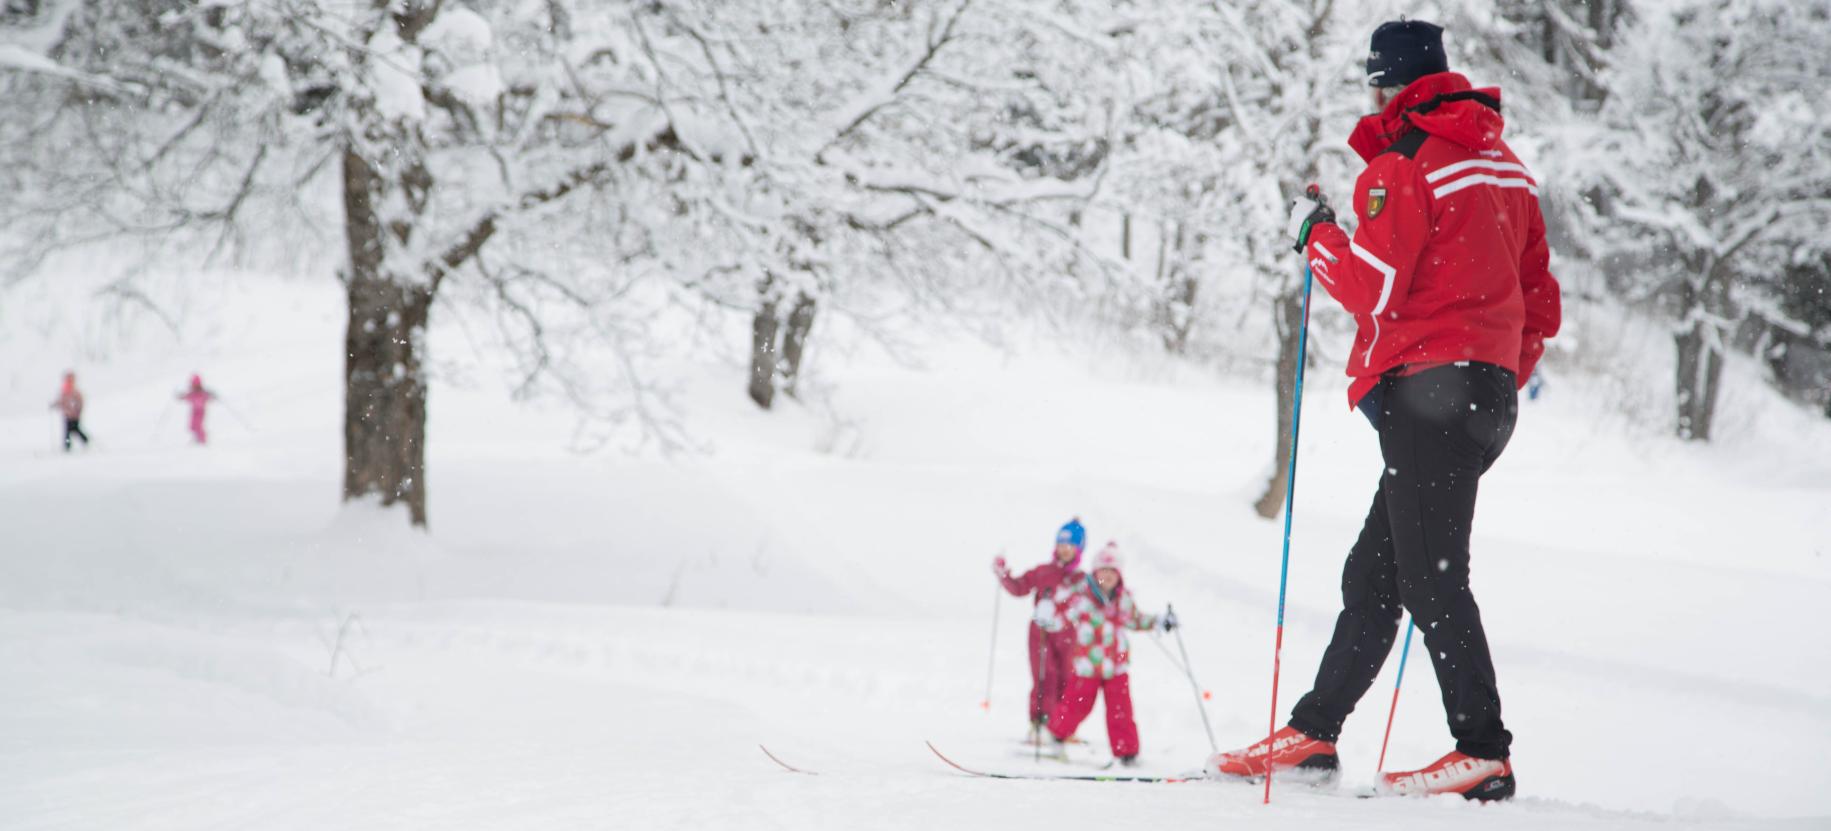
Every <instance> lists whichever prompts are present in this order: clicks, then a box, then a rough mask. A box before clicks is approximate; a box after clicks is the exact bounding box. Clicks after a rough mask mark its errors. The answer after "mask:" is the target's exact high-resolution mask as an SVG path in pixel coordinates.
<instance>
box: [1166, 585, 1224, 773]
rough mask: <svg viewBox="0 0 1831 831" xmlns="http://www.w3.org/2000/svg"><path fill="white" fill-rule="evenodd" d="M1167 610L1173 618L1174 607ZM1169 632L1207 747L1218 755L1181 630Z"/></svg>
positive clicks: (1199, 686) (1219, 747)
mask: <svg viewBox="0 0 1831 831" xmlns="http://www.w3.org/2000/svg"><path fill="white" fill-rule="evenodd" d="M1168 608H1169V610H1170V611H1169V614H1170V617H1175V616H1176V606H1175V605H1171V606H1169V607H1168ZM1171 631H1173V632H1175V633H1176V651H1177V652H1180V653H1182V656H1183V675H1184V676H1186V677H1187V678H1188V679H1189V691H1190V692H1192V693H1195V711H1196V712H1198V713H1201V714H1202V730H1204V731H1206V732H1207V733H1208V747H1209V748H1210V749H1212V750H1213V751H1214V752H1215V754H1216V755H1219V754H1220V752H1221V746H1220V745H1218V744H1215V742H1214V727H1213V726H1212V725H1210V724H1209V723H1208V707H1207V706H1206V705H1204V704H1203V703H1202V685H1201V684H1198V683H1196V681H1195V667H1194V666H1193V665H1191V664H1190V663H1189V648H1188V647H1186V646H1183V628H1182V626H1181V625H1178V626H1177V627H1176V628H1175V629H1173V630H1171Z"/></svg>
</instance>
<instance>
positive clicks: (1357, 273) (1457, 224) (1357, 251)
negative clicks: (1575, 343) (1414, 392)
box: [1304, 72, 1560, 407]
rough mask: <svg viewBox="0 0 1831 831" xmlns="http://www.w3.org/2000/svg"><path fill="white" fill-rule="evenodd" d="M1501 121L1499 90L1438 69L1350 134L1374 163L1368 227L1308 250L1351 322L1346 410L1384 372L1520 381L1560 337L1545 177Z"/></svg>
mask: <svg viewBox="0 0 1831 831" xmlns="http://www.w3.org/2000/svg"><path fill="white" fill-rule="evenodd" d="M1502 126H1503V122H1502V120H1501V117H1500V90H1499V89H1498V88H1495V87H1487V88H1483V89H1479V90H1477V89H1473V88H1472V87H1471V86H1470V85H1469V81H1468V79H1467V78H1464V77H1463V76H1461V75H1459V74H1457V73H1454V72H1440V73H1437V74H1435V75H1426V76H1424V77H1422V78H1419V79H1418V80H1416V81H1413V82H1412V83H1411V84H1410V85H1409V86H1407V87H1405V89H1404V90H1402V91H1400V92H1399V94H1398V96H1397V97H1395V98H1393V100H1392V101H1390V102H1388V103H1387V105H1386V108H1385V109H1384V110H1382V111H1381V112H1379V113H1376V114H1374V115H1370V116H1367V117H1365V118H1363V119H1361V121H1360V123H1359V124H1358V125H1356V126H1355V128H1354V133H1353V135H1351V136H1349V138H1348V145H1349V146H1350V147H1353V148H1354V150H1355V152H1357V153H1359V154H1360V155H1361V158H1363V159H1366V160H1367V169H1366V170H1365V171H1362V172H1361V175H1360V178H1359V179H1357V180H1356V181H1355V183H1354V213H1355V216H1356V217H1357V218H1358V219H1359V220H1360V223H1359V225H1358V227H1356V228H1355V230H1354V238H1353V239H1352V240H1350V239H1349V238H1348V235H1347V234H1346V233H1344V232H1343V231H1342V230H1341V228H1339V227H1337V226H1335V225H1334V224H1322V225H1317V226H1316V227H1315V228H1314V229H1312V231H1311V233H1310V240H1309V246H1308V247H1307V248H1306V249H1305V252H1304V253H1305V256H1306V258H1307V259H1308V261H1309V265H1310V271H1311V273H1312V274H1313V275H1315V277H1316V279H1317V280H1318V281H1320V282H1321V283H1322V285H1323V287H1324V288H1325V289H1327V290H1328V292H1329V294H1330V295H1331V296H1333V297H1334V298H1335V299H1336V301H1337V302H1339V303H1341V305H1342V307H1343V308H1345V309H1347V310H1348V312H1349V313H1350V314H1352V315H1353V316H1354V321H1355V325H1356V328H1357V332H1356V333H1355V336H1354V350H1353V352H1351V353H1349V356H1348V375H1349V376H1351V377H1352V378H1353V379H1354V381H1353V383H1351V384H1350V385H1349V386H1348V405H1349V406H1350V407H1352V406H1354V405H1355V404H1357V403H1359V402H1360V399H1361V396H1363V395H1366V394H1367V391H1368V390H1371V389H1373V387H1374V385H1375V384H1376V383H1377V382H1378V380H1379V377H1380V376H1381V375H1382V374H1385V373H1386V372H1389V371H1391V370H1394V369H1399V370H1401V371H1404V370H1405V369H1407V368H1409V369H1413V370H1415V369H1421V368H1424V367H1428V366H1435V365H1439V364H1446V363H1452V362H1456V361H1481V362H1483V363H1489V364H1494V365H1496V366H1501V367H1505V368H1507V369H1509V370H1512V371H1513V372H1514V373H1515V374H1516V375H1517V376H1518V383H1519V384H1520V385H1521V386H1524V385H1525V383H1526V380H1527V379H1528V378H1530V377H1531V376H1532V368H1533V367H1534V366H1536V365H1537V364H1538V360H1539V356H1541V355H1542V354H1544V351H1545V340H1546V339H1547V338H1550V337H1551V336H1553V335H1556V334H1557V332H1558V321H1559V317H1560V310H1559V294H1558V282H1557V280H1556V279H1554V278H1553V277H1552V276H1551V271H1550V251H1549V249H1548V248H1547V247H1546V245H1545V219H1544V216H1543V215H1542V214H1541V213H1540V212H1539V199H1538V182H1537V181H1535V180H1534V179H1533V178H1532V174H1531V173H1530V172H1528V171H1527V170H1526V167H1525V166H1524V165H1522V164H1520V162H1519V158H1518V157H1516V156H1514V155H1513V151H1512V150H1511V149H1509V148H1508V147H1507V144H1506V142H1504V141H1501V138H1500V133H1501V128H1502Z"/></svg>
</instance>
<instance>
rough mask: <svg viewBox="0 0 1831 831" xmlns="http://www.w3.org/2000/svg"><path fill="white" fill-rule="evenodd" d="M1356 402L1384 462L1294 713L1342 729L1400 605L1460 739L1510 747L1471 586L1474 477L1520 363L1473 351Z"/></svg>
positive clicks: (1490, 747)
mask: <svg viewBox="0 0 1831 831" xmlns="http://www.w3.org/2000/svg"><path fill="white" fill-rule="evenodd" d="M1361 410H1362V412H1363V413H1364V414H1365V415H1366V416H1367V418H1368V420H1369V421H1371V422H1373V426H1374V429H1375V430H1377V431H1378V432H1379V436H1380V455H1381V456H1382V457H1383V458H1384V459H1385V462H1386V470H1385V472H1384V473H1383V474H1382V475H1381V476H1380V486H1379V490H1378V491H1377V492H1376V493H1374V496H1373V508H1372V510H1370V511H1368V513H1367V522H1366V524H1365V525H1364V526H1363V527H1362V528H1361V535H1360V539H1359V540H1357V541H1356V542H1355V543H1354V547H1353V548H1352V549H1350V550H1349V551H1348V562H1347V566H1346V567H1345V568H1344V569H1343V570H1342V578H1341V594H1342V611H1341V616H1340V617H1338V618H1336V621H1335V635H1334V637H1333V639H1332V640H1331V641H1330V642H1329V648H1328V649H1327V650H1326V651H1325V652H1324V653H1323V656H1322V667H1321V668H1320V669H1318V670H1317V672H1316V685H1315V687H1314V688H1312V689H1311V690H1310V692H1309V693H1308V694H1307V695H1305V696H1304V697H1303V698H1302V699H1300V700H1298V702H1297V706H1296V708H1295V709H1293V710H1292V712H1291V721H1290V724H1291V726H1292V727H1295V728H1297V729H1298V730H1300V731H1302V732H1303V733H1305V734H1307V735H1309V736H1311V737H1314V738H1317V739H1321V740H1324V741H1335V740H1337V739H1338V738H1339V737H1340V735H1341V728H1342V723H1343V722H1344V721H1346V720H1347V718H1348V714H1349V713H1352V712H1354V705H1355V704H1356V703H1358V702H1359V701H1360V699H1361V696H1362V695H1365V694H1366V692H1367V689H1368V688H1369V687H1371V686H1372V685H1373V680H1374V678H1376V677H1377V676H1378V675H1379V672H1380V666H1381V665H1382V664H1384V663H1385V662H1386V656H1387V655H1389V654H1391V652H1392V644H1393V640H1394V638H1395V637H1396V636H1397V635H1398V634H1399V620H1400V610H1401V607H1402V608H1403V609H1406V610H1409V611H1410V612H1411V614H1412V618H1413V620H1415V621H1416V622H1417V626H1418V630H1419V632H1421V633H1422V634H1423V635H1424V646H1425V652H1427V653H1428V654H1429V655H1430V659H1431V664H1432V665H1433V666H1434V668H1435V669H1436V671H1437V686H1438V687H1439V688H1440V689H1441V690H1442V693H1443V709H1444V712H1445V714H1446V715H1447V716H1448V718H1449V725H1450V735H1452V736H1454V737H1455V739H1456V749H1457V750H1460V751H1462V752H1463V753H1466V754H1468V755H1470V756H1475V757H1479V758H1483V759H1505V758H1507V753H1508V746H1509V745H1510V744H1511V743H1512V741H1513V736H1512V734H1511V733H1508V732H1507V729H1506V727H1505V726H1503V725H1502V724H1501V720H1500V692H1499V690H1498V689H1497V688H1496V684H1495V678H1494V661H1493V659H1492V658H1491V657H1490V656H1489V654H1488V639H1487V635H1486V634H1485V633H1484V632H1483V631H1482V628H1481V610H1480V609H1479V608H1477V607H1476V605H1475V595H1474V594H1473V593H1471V591H1470V590H1469V530H1470V526H1471V525H1472V524H1473V522H1474V519H1475V492H1476V485H1477V484H1478V482H1479V481H1480V479H1481V474H1483V473H1485V472H1486V471H1487V470H1488V468H1489V467H1490V466H1492V465H1493V464H1494V461H1495V460H1496V459H1498V458H1500V454H1501V451H1502V450H1505V449H1506V447H1507V440H1508V439H1510V438H1512V436H1513V425H1514V422H1515V421H1516V420H1517V419H1518V416H1519V397H1518V394H1517V392H1516V389H1515V384H1514V375H1513V373H1512V372H1510V371H1508V370H1506V369H1503V368H1501V367H1498V366H1494V365H1491V364H1483V363H1474V362H1461V363H1456V364H1447V365H1443V366H1438V367H1433V368H1431V369H1426V370H1424V371H1422V372H1418V373H1417V374H1414V375H1396V374H1393V375H1388V376H1386V377H1383V378H1381V379H1380V382H1379V385H1378V386H1377V387H1375V388H1374V389H1373V391H1371V392H1369V393H1368V394H1367V396H1366V397H1365V398H1364V399H1362V401H1361Z"/></svg>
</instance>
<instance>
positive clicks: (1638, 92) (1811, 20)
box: [1564, 0, 1831, 441]
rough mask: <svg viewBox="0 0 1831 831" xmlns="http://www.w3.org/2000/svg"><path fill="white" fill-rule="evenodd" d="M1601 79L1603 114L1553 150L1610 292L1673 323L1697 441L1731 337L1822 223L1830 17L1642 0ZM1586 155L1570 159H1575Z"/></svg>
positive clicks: (1686, 423) (1780, 2)
mask: <svg viewBox="0 0 1831 831" xmlns="http://www.w3.org/2000/svg"><path fill="white" fill-rule="evenodd" d="M1634 14H1635V20H1634V22H1633V23H1631V24H1630V25H1629V26H1627V27H1626V28H1625V29H1624V30H1623V31H1622V33H1621V40H1620V42H1619V43H1618V44H1617V45H1616V47H1615V50H1614V52H1613V58H1612V60H1613V64H1612V66H1611V67H1610V68H1609V69H1607V70H1605V71H1604V72H1603V73H1602V76H1601V77H1602V79H1603V81H1604V82H1605V85H1606V86H1607V89H1608V98H1607V101H1606V102H1605V103H1604V104H1603V105H1602V107H1601V110H1600V112H1599V114H1598V117H1597V119H1596V120H1595V121H1594V122H1579V123H1578V124H1577V125H1576V126H1575V127H1573V128H1572V132H1571V134H1570V135H1569V136H1567V137H1566V139H1565V141H1564V146H1565V147H1567V148H1569V149H1570V150H1571V152H1572V153H1573V158H1571V159H1570V160H1568V164H1569V166H1570V168H1571V169H1573V170H1574V171H1577V172H1579V173H1580V174H1581V175H1582V176H1583V177H1584V179H1585V180H1586V181H1587V182H1588V183H1590V184H1592V185H1593V186H1594V187H1595V188H1596V191H1597V193H1598V195H1599V196H1600V197H1601V198H1598V199H1596V200H1594V201H1593V202H1592V203H1591V204H1589V205H1588V206H1587V208H1588V210H1587V211H1586V215H1585V216H1584V217H1583V221H1582V224H1581V226H1580V228H1579V230H1581V231H1582V232H1583V234H1584V239H1583V243H1584V245H1585V247H1586V248H1587V249H1588V250H1589V251H1591V252H1592V253H1593V254H1595V255H1598V256H1612V257H1616V258H1619V259H1621V260H1622V261H1623V262H1624V263H1625V267H1624V268H1623V269H1621V274H1620V275H1619V277H1618V282H1619V283H1621V285H1620V286H1619V288H1620V290H1621V291H1623V292H1625V293H1626V294H1627V295H1628V296H1629V297H1630V298H1633V299H1638V300H1645V301H1653V302H1658V303H1660V304H1661V306H1662V308H1663V309H1664V310H1665V312H1666V313H1667V314H1669V315H1670V316H1671V317H1672V319H1673V321H1674V331H1673V338H1674V342H1675V346H1676V348H1677V353H1678V361H1677V366H1678V371H1677V378H1676V384H1675V387H1676V403H1677V419H1676V429H1677V433H1678V435H1679V436H1680V437H1683V438H1686V439H1693V440H1700V441H1702V440H1708V439H1709V438H1710V434H1711V426H1712V419H1713V416H1714V413H1715V408H1716V400H1717V392H1718V381H1719V377H1720V374H1721V372H1722V360H1723V354H1724V351H1725V349H1726V343H1725V341H1726V336H1727V333H1728V332H1729V331H1730V330H1731V329H1732V328H1733V327H1734V325H1735V324H1736V322H1737V321H1738V320H1739V319H1741V318H1742V317H1744V316H1746V315H1749V314H1760V313H1763V312H1764V310H1770V309H1773V308H1776V307H1777V304H1776V303H1775V302H1774V298H1775V296H1776V294H1777V286H1778V284H1779V283H1780V282H1781V279H1782V277H1783V275H1784V273H1785V269H1786V266H1787V264H1788V263H1789V261H1793V260H1795V259H1796V258H1797V257H1798V252H1799V251H1800V249H1801V248H1806V249H1814V250H1822V247H1823V245H1824V242H1823V239H1824V234H1823V229H1824V227H1825V225H1826V223H1827V219H1831V199H1827V194H1831V122H1827V121H1826V119H1825V118H1824V117H1823V114H1822V109H1823V103H1824V85H1823V79H1824V78H1826V77H1831V57H1828V53H1827V52H1826V50H1825V49H1824V44H1825V43H1827V42H1831V8H1827V7H1826V6H1824V5H1823V4H1800V3H1791V2H1785V0H1658V1H1657V2H1655V0H1648V2H1645V3H1641V4H1639V5H1637V7H1636V9H1635V12H1634ZM1579 150H1581V152H1579Z"/></svg>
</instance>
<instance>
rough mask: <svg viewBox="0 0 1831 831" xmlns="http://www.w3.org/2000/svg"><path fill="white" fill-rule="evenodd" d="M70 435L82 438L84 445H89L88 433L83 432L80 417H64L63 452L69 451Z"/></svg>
mask: <svg viewBox="0 0 1831 831" xmlns="http://www.w3.org/2000/svg"><path fill="white" fill-rule="evenodd" d="M71 436H75V437H76V438H79V439H82V440H83V446H84V447H88V446H89V435H88V434H87V433H84V432H83V425H82V423H81V420H80V419H75V418H66V419H64V452H66V453H68V452H69V451H70V437H71Z"/></svg>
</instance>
